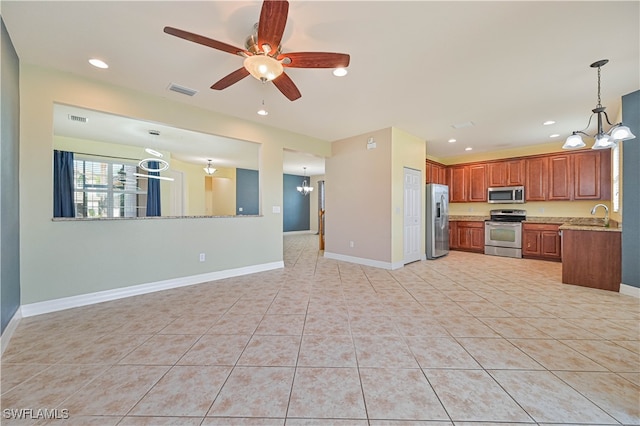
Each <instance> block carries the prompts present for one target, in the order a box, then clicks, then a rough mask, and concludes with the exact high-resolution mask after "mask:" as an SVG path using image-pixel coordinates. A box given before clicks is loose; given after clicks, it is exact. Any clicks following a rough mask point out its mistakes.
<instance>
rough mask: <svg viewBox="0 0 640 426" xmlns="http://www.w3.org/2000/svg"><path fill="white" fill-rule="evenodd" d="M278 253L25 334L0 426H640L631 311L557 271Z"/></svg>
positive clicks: (524, 264) (6, 372)
mask: <svg viewBox="0 0 640 426" xmlns="http://www.w3.org/2000/svg"><path fill="white" fill-rule="evenodd" d="M284 245H285V255H284V260H285V265H286V266H285V268H284V269H282V270H277V271H270V272H266V273H260V274H254V275H251V276H244V277H239V278H233V279H226V280H221V281H216V282H211V283H205V284H201V285H197V286H191V287H185V288H180V289H175V290H170V291H163V292H158V293H153V294H148V295H144V296H138V297H132V298H128V299H123V300H117V301H113V302H108V303H102V304H99V305H93V306H87V307H82V308H77V309H71V310H66V311H61V312H57V313H52V314H48V315H42V316H38V317H31V318H25V319H23V320H22V321H21V323H20V325H19V327H18V329H17V331H16V333H15V335H14V337H13V339H12V341H11V343H10V345H9V347H8V348H7V350H6V351H5V353H4V355H3V357H2V369H1V375H2V381H1V383H2V388H1V390H2V410H3V411H2V418H1V419H0V422H1V423H2V424H3V425H4V424H8V425H10V424H50V423H51V424H55V423H66V424H74V425H84V424H96V425H116V424H118V425H168V424H175V425H284V424H285V423H286V425H367V424H370V425H396V424H397V425H413V424H421V422H425V423H424V424H426V422H427V421H428V422H429V423H428V424H429V425H430V426H438V425H447V424H448V425H452V424H456V425H467V424H474V425H478V424H481V423H497V422H500V423H502V424H514V423H518V424H536V423H538V424H547V423H549V424H550V423H556V424H632V425H638V424H640V301H638V299H636V298H632V297H628V296H621V295H620V294H617V293H612V292H606V291H600V290H593V289H588V288H583V287H577V286H569V285H563V284H561V282H560V275H561V265H560V264H557V263H552V262H542V261H532V260H521V259H507V258H498V257H491V256H483V255H478V254H470V253H462V252H452V253H450V254H449V255H448V256H447V257H445V258H442V259H439V260H435V261H423V262H416V263H413V264H410V265H408V266H406V267H405V268H402V269H400V270H397V271H386V270H382V269H375V268H371V267H363V266H360V265H355V264H349V263H342V262H337V261H334V260H329V259H325V258H323V257H321V255H319V253H318V251H317V239H316V237H315V236H313V235H287V236H285V237H284ZM20 409H32V410H34V411H33V412H32V413H31V414H30V416H36V415H37V414H38V412H37V410H38V409H48V410H53V409H58V412H57V414H58V415H59V416H60V417H62V416H64V415H66V413H68V415H69V418H68V419H67V420H66V421H62V420H55V421H50V422H47V421H42V420H27V421H17V420H13V419H9V418H8V417H10V414H11V410H20ZM63 410H66V411H63ZM23 413H24V411H23ZM49 413H52V411H50V412H49ZM53 413H55V412H53ZM28 415H29V414H28ZM468 422H472V423H468Z"/></svg>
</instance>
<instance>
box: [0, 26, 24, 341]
mask: <svg viewBox="0 0 640 426" xmlns="http://www.w3.org/2000/svg"><path fill="white" fill-rule="evenodd" d="M0 42H1V46H0V66H1V67H2V68H1V69H0V93H2V96H1V99H0V102H1V103H2V104H1V106H0V112H1V113H0V129H1V132H2V133H1V135H0V137H1V138H2V144H0V145H1V149H0V176H1V177H0V179H2V186H0V312H1V313H2V315H1V317H2V321H1V325H2V328H1V329H0V334H2V333H4V330H5V328H6V327H7V325H8V324H9V322H10V321H11V318H13V316H14V314H15V313H16V311H17V310H18V308H19V307H20V208H19V206H20V194H19V183H18V175H19V173H18V160H19V155H18V154H19V146H20V91H19V74H20V61H19V60H18V55H17V54H16V51H15V49H14V47H13V44H12V43H11V39H10V38H9V33H8V32H7V29H6V28H5V26H4V21H3V20H2V17H0Z"/></svg>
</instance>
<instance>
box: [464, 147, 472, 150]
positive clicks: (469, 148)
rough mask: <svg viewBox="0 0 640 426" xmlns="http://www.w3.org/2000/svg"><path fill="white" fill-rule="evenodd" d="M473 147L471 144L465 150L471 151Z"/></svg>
mask: <svg viewBox="0 0 640 426" xmlns="http://www.w3.org/2000/svg"><path fill="white" fill-rule="evenodd" d="M472 149H473V148H471V147H470V146H468V147H466V148H465V149H464V150H465V151H471V150H472Z"/></svg>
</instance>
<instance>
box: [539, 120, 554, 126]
mask: <svg viewBox="0 0 640 426" xmlns="http://www.w3.org/2000/svg"><path fill="white" fill-rule="evenodd" d="M552 124H556V122H555V121H553V120H547V121H545V122H544V123H542V125H543V126H550V125H552Z"/></svg>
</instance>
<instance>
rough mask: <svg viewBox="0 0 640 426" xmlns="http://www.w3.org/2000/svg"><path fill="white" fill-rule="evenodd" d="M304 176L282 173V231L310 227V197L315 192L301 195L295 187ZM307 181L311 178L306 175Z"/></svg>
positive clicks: (306, 229)
mask: <svg viewBox="0 0 640 426" xmlns="http://www.w3.org/2000/svg"><path fill="white" fill-rule="evenodd" d="M303 179H304V176H294V175H284V179H283V188H282V190H283V197H282V198H283V209H282V220H283V221H284V223H283V231H284V232H289V231H308V230H309V229H311V224H310V219H309V212H310V208H311V207H310V206H311V201H310V197H312V196H313V194H315V192H312V193H311V194H309V195H306V196H305V195H302V194H301V193H299V192H298V190H297V189H296V187H298V186H300V184H301V183H302V180H303ZM307 182H309V184H310V183H311V179H309V178H308V177H307Z"/></svg>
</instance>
